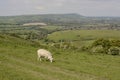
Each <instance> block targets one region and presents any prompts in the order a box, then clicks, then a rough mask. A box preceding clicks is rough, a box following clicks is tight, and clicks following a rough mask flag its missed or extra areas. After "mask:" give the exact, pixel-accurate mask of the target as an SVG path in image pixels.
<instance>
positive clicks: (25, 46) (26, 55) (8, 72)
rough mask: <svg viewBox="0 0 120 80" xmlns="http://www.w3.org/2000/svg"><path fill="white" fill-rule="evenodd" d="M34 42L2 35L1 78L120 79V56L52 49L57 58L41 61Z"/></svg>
mask: <svg viewBox="0 0 120 80" xmlns="http://www.w3.org/2000/svg"><path fill="white" fill-rule="evenodd" d="M38 48H42V47H40V46H37V44H34V43H33V42H29V41H25V40H22V39H19V38H15V37H11V36H8V35H0V80H120V76H119V72H120V56H111V55H90V54H88V53H85V52H74V51H72V50H71V51H67V50H66V51H63V50H58V49H52V48H48V49H49V50H50V51H51V52H52V53H53V57H54V59H55V62H53V63H50V62H48V61H46V60H43V61H42V62H39V61H37V55H36V50H37V49H38Z"/></svg>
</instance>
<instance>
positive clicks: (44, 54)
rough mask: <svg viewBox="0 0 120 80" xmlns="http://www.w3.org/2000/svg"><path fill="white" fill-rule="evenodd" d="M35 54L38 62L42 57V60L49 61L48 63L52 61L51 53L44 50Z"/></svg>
mask: <svg viewBox="0 0 120 80" xmlns="http://www.w3.org/2000/svg"><path fill="white" fill-rule="evenodd" d="M37 54H38V60H40V61H41V57H44V58H46V59H48V60H50V62H52V61H53V58H52V55H51V53H50V52H49V51H47V50H45V49H39V50H37Z"/></svg>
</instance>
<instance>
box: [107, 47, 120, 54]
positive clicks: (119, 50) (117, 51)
mask: <svg viewBox="0 0 120 80" xmlns="http://www.w3.org/2000/svg"><path fill="white" fill-rule="evenodd" d="M108 54H111V55H119V54H120V48H119V47H111V48H110V49H109V52H108Z"/></svg>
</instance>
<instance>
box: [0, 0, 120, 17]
mask: <svg viewBox="0 0 120 80" xmlns="http://www.w3.org/2000/svg"><path fill="white" fill-rule="evenodd" d="M56 13H59V14H60V13H78V14H81V15H84V16H120V0H0V16H8V15H24V14H56Z"/></svg>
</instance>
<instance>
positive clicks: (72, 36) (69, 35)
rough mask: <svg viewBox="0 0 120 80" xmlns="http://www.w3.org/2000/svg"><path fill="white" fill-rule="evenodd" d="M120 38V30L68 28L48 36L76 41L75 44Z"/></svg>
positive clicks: (57, 39)
mask: <svg viewBox="0 0 120 80" xmlns="http://www.w3.org/2000/svg"><path fill="white" fill-rule="evenodd" d="M100 38H105V39H120V31H119V30H66V31H59V32H54V33H52V34H50V35H49V36H48V39H50V40H53V41H56V42H58V41H59V40H67V41H74V42H73V44H74V45H75V46H82V45H89V44H91V43H92V42H93V41H94V40H97V39H100Z"/></svg>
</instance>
